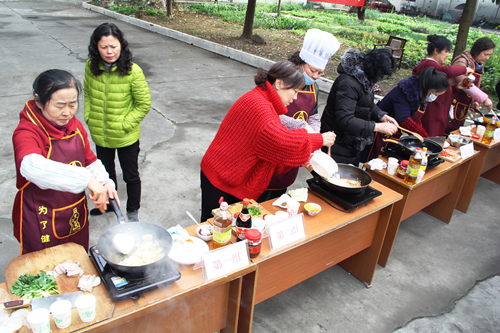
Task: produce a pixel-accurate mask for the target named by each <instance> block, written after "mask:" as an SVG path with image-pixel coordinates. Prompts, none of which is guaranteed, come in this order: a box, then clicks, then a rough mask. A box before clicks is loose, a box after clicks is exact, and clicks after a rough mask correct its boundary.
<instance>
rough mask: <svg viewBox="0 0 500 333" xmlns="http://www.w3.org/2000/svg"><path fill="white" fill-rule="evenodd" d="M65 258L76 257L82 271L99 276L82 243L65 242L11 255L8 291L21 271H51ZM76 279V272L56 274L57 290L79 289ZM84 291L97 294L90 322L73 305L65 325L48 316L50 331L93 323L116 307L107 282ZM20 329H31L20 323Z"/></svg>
mask: <svg viewBox="0 0 500 333" xmlns="http://www.w3.org/2000/svg"><path fill="white" fill-rule="evenodd" d="M66 260H74V261H78V262H79V263H80V264H81V266H82V269H83V274H84V275H96V276H99V273H98V272H97V270H96V269H95V267H94V264H93V263H92V261H91V260H90V258H89V256H88V255H87V252H86V251H85V249H84V248H83V246H81V245H78V244H75V243H67V244H62V245H57V246H54V247H50V248H47V249H44V250H41V251H37V252H32V253H28V254H25V255H23V256H19V257H16V258H14V259H12V261H11V262H10V263H9V264H8V265H7V267H6V268H5V271H4V274H5V279H6V283H7V288H8V290H9V293H10V287H12V285H13V284H14V283H15V282H16V281H17V279H18V278H19V276H21V275H22V274H24V273H28V274H38V273H40V270H44V271H51V270H53V269H54V267H55V266H56V265H57V264H60V263H62V262H65V261H66ZM79 280H80V277H79V276H77V277H68V276H66V275H59V276H58V277H57V278H56V281H57V286H58V287H57V288H58V290H59V293H60V294H65V293H70V292H74V291H79V290H80V289H78V281H79ZM84 294H91V295H94V296H95V297H96V299H97V301H96V318H95V319H94V320H93V321H91V322H89V323H84V322H82V321H81V320H80V316H79V315H78V310H77V309H76V308H75V309H72V310H71V325H70V326H69V327H68V328H64V329H60V328H57V326H56V325H55V322H54V320H53V319H52V316H51V320H50V328H51V330H52V332H73V331H76V330H79V329H81V328H83V327H87V326H90V325H92V324H95V323H97V322H99V321H103V320H106V319H108V318H111V316H112V315H113V312H114V309H115V303H114V302H113V300H112V299H111V297H110V296H109V293H108V290H107V289H106V286H105V285H104V284H103V283H102V281H101V284H100V285H98V286H97V287H94V289H93V290H92V293H88V292H84ZM10 297H11V300H16V299H19V296H17V295H12V294H11V295H10ZM19 332H31V330H28V329H27V328H26V326H23V327H22V329H20V330H19Z"/></svg>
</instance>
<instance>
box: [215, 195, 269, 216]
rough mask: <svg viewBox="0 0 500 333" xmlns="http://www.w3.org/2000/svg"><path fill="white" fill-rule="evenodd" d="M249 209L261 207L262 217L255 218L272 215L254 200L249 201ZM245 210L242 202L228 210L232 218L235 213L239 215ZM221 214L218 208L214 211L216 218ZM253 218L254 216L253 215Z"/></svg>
mask: <svg viewBox="0 0 500 333" xmlns="http://www.w3.org/2000/svg"><path fill="white" fill-rule="evenodd" d="M248 207H259V210H260V212H261V215H260V216H255V217H259V218H262V216H264V214H271V213H270V212H269V211H268V210H267V209H265V208H264V207H262V206H261V205H260V204H259V203H258V202H257V201H255V200H254V199H250V200H249V205H248ZM242 208H243V203H242V202H241V201H240V202H237V203H235V204H232V205H230V206H229V207H228V210H229V212H230V213H231V216H234V213H239V212H241V209H242ZM218 213H219V208H216V209H212V215H213V216H216V215H217V214H218ZM252 217H253V215H252Z"/></svg>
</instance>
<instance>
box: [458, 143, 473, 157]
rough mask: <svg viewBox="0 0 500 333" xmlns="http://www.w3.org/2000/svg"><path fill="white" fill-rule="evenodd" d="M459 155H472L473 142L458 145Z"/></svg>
mask: <svg viewBox="0 0 500 333" xmlns="http://www.w3.org/2000/svg"><path fill="white" fill-rule="evenodd" d="M460 155H462V158H463V159H466V158H467V157H471V156H472V155H474V143H473V142H471V143H469V144H468V145H464V146H462V147H460Z"/></svg>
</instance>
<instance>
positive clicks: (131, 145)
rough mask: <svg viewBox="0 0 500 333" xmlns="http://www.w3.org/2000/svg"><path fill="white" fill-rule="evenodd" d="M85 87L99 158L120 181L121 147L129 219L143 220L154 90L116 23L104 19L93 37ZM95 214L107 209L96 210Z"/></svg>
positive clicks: (90, 122)
mask: <svg viewBox="0 0 500 333" xmlns="http://www.w3.org/2000/svg"><path fill="white" fill-rule="evenodd" d="M83 91H84V94H85V116H84V119H85V122H86V123H87V125H88V126H89V130H90V134H91V137H92V140H93V141H94V143H95V144H96V152H97V158H99V159H100V160H101V161H102V163H103V164H104V167H105V168H106V171H107V172H108V173H109V177H110V178H111V179H112V180H113V181H114V182H115V184H118V182H117V181H116V171H115V150H116V151H118V159H119V161H120V166H121V168H122V171H123V180H124V181H125V183H126V184H127V197H128V198H127V216H128V220H129V221H130V222H132V221H138V220H139V219H138V210H139V208H140V202H141V179H140V177H139V163H138V159H139V151H140V148H139V136H140V133H141V126H140V122H141V121H142V119H143V118H144V117H145V116H146V114H147V113H148V112H149V109H150V108H151V95H150V93H149V88H148V84H147V82H146V78H145V77H144V74H143V73H142V69H141V68H140V67H139V66H138V65H137V64H134V63H133V62H132V52H130V50H129V48H128V42H127V41H126V40H125V38H124V35H123V33H122V32H121V31H120V29H118V27H117V26H116V25H114V24H113V23H103V24H101V25H100V26H98V27H97V28H96V29H95V30H94V32H93V33H92V36H91V37H90V44H89V60H88V61H87V65H86V67H85V79H84V87H83ZM108 211H110V210H108ZM111 211H112V209H111ZM90 214H91V215H99V214H101V212H100V211H99V210H97V209H92V210H91V211H90Z"/></svg>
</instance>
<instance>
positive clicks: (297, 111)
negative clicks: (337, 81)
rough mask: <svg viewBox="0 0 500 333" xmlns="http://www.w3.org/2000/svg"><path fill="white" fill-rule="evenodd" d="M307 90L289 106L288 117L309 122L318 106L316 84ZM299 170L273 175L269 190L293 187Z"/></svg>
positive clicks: (299, 93) (302, 91) (300, 93)
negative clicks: (315, 107)
mask: <svg viewBox="0 0 500 333" xmlns="http://www.w3.org/2000/svg"><path fill="white" fill-rule="evenodd" d="M306 89H307V90H301V91H299V92H298V94H297V99H296V100H295V101H294V102H293V103H292V104H290V105H289V106H288V108H287V109H288V112H287V114H286V115H287V116H289V117H292V118H293V119H298V120H303V121H305V122H307V120H308V119H309V116H310V115H311V112H312V110H313V109H314V106H315V105H316V90H315V87H314V84H311V85H310V86H307V87H306ZM298 172H299V168H292V169H290V171H288V172H286V173H283V174H281V175H273V177H272V178H271V182H270V183H269V186H267V189H268V190H280V189H284V188H287V187H288V186H290V185H292V184H293V182H294V181H295V179H296V178H297V173H298Z"/></svg>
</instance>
